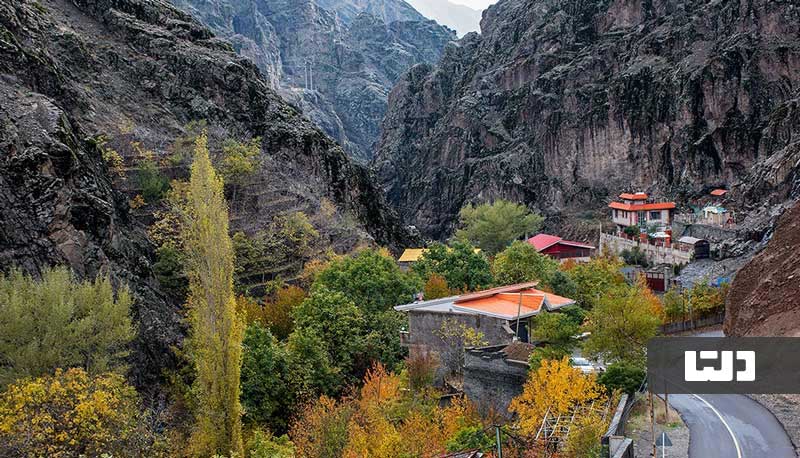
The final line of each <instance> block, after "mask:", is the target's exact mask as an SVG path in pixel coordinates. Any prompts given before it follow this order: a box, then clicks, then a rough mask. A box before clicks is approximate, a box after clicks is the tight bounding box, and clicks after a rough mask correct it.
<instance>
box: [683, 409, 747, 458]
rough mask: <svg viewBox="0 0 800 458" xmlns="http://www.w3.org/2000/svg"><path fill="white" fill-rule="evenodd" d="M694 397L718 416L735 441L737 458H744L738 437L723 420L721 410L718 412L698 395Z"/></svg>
mask: <svg viewBox="0 0 800 458" xmlns="http://www.w3.org/2000/svg"><path fill="white" fill-rule="evenodd" d="M692 396H694V397H696V398H697V399H699V400H700V401H702V402H703V404H705V405H707V406H708V408H709V409H711V410H712V411H714V414H715V415H716V416H717V418H719V421H721V422H722V424H723V425H725V429H727V430H728V434H730V435H731V439H733V445H734V446H735V447H736V456H737V458H742V449H741V448H740V447H739V441H737V440H736V436H734V435H733V430H732V429H731V427H730V425H728V422H726V421H725V419H724V418H722V414H720V413H719V410H717V409H716V408H715V407H714V406H712V405H711V404H710V403H709V402H708V401H706V400H705V399H703V398H701V397H700V396H698V395H696V394H692Z"/></svg>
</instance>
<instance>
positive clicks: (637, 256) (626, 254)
mask: <svg viewBox="0 0 800 458" xmlns="http://www.w3.org/2000/svg"><path fill="white" fill-rule="evenodd" d="M620 256H622V259H623V260H624V261H625V264H628V265H631V266H642V267H647V266H649V265H650V263H649V262H648V261H647V254H645V252H644V251H642V250H641V249H639V247H638V246H635V247H633V248H631V249H630V250H629V249H627V248H626V249H624V250H622V252H621V253H620Z"/></svg>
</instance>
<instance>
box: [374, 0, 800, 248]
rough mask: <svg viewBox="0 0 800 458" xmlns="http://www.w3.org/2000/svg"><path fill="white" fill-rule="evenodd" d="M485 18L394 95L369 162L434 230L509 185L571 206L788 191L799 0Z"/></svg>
mask: <svg viewBox="0 0 800 458" xmlns="http://www.w3.org/2000/svg"><path fill="white" fill-rule="evenodd" d="M481 29H482V34H481V35H478V34H469V35H467V36H465V37H464V38H462V39H461V40H459V41H458V42H456V43H452V44H450V45H449V46H448V47H447V48H446V50H445V53H444V55H443V57H442V59H441V61H440V62H439V63H438V64H437V65H435V66H431V65H418V66H416V67H414V68H412V69H411V70H410V71H409V72H408V73H407V74H406V75H405V76H404V77H403V78H402V80H401V81H400V82H399V83H398V84H397V85H396V87H395V88H394V89H393V90H392V93H391V95H390V101H389V110H388V112H387V115H386V118H385V120H384V122H383V134H382V137H381V140H380V145H379V149H378V152H377V155H376V158H375V160H374V167H375V169H376V170H377V172H378V173H379V175H380V180H381V182H382V183H383V186H384V188H385V189H386V190H387V192H388V196H389V199H390V201H391V202H393V203H395V204H396V205H397V207H398V208H399V209H400V211H401V213H402V216H403V217H404V220H405V221H407V222H409V223H413V224H415V225H417V227H418V228H419V229H420V230H421V231H422V232H423V234H425V235H428V236H433V237H443V236H446V235H448V234H449V233H450V232H451V230H452V226H453V221H454V219H455V215H456V214H457V212H458V210H459V209H460V208H461V207H462V206H463V205H464V204H466V203H468V202H473V201H486V200H491V199H494V198H499V197H503V198H510V199H513V200H517V201H521V202H525V203H527V204H529V205H530V206H531V207H532V208H534V209H537V210H539V211H541V212H543V213H545V214H547V215H549V216H558V217H561V218H564V219H565V220H566V219H569V218H572V220H573V221H576V220H579V219H580V218H581V215H582V214H583V213H585V212H587V211H590V210H592V209H599V208H602V207H604V205H605V203H606V202H607V201H608V200H607V199H608V198H609V196H612V195H615V194H617V193H618V192H619V191H621V190H632V189H636V190H645V191H649V192H650V193H651V194H654V195H656V196H664V195H666V196H669V197H673V198H681V197H691V196H693V195H696V194H700V193H705V192H707V191H708V189H709V187H711V186H728V187H729V188H730V189H733V190H734V191H735V194H737V195H740V196H747V201H749V202H751V203H753V202H758V200H759V199H769V198H775V199H776V200H779V201H780V200H783V199H785V198H786V194H787V192H788V189H789V188H790V186H787V185H786V182H787V181H786V180H791V178H792V177H793V176H796V165H795V164H797V154H798V149H797V135H796V132H797V131H796V130H794V131H792V130H791V128H790V127H789V126H791V125H792V122H794V121H793V120H792V119H796V114H792V113H796V110H794V111H793V110H792V106H793V105H792V104H793V103H795V104H796V102H792V99H793V98H795V97H797V94H798V92H797V91H798V88H799V87H800V7H798V6H797V3H796V2H793V1H787V0H784V1H780V0H779V1H769V0H748V1H744V2H710V1H701V0H647V1H645V0H633V1H631V0H604V1H599V2H598V1H567V0H501V1H500V2H499V3H497V4H495V5H493V6H491V7H489V8H488V9H487V10H486V11H484V15H483V20H482V22H481ZM794 106H796V105H794ZM793 116H794V118H792V117H793ZM756 182H758V183H759V184H758V185H756V184H755V183H756Z"/></svg>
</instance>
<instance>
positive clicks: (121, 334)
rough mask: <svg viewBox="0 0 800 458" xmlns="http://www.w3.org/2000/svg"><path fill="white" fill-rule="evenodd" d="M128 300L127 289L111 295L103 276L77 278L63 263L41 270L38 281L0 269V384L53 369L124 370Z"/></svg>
mask: <svg viewBox="0 0 800 458" xmlns="http://www.w3.org/2000/svg"><path fill="white" fill-rule="evenodd" d="M131 302H132V301H131V296H130V293H129V292H128V290H127V288H120V289H119V291H118V292H117V294H116V297H115V295H114V290H113V288H112V286H111V281H110V280H109V278H108V277H98V278H97V279H95V280H94V281H93V282H88V281H87V282H78V281H77V280H75V278H73V276H72V275H71V273H70V272H69V270H67V269H66V268H56V269H48V270H45V271H44V272H43V273H42V279H41V280H36V279H34V278H32V277H30V276H28V275H25V274H23V273H22V272H20V271H18V270H13V271H12V272H11V274H10V275H9V276H3V275H2V274H0V312H1V313H0V316H2V318H0V386H3V385H5V384H7V383H10V382H12V381H14V380H16V379H17V378H19V377H24V376H33V377H37V376H40V375H44V374H50V373H52V371H53V370H55V369H56V368H69V367H83V368H86V369H87V370H89V372H90V373H92V374H97V373H100V372H106V371H110V370H115V369H120V370H122V369H124V368H125V364H124V362H125V358H126V357H127V355H128V344H129V343H130V341H131V340H132V339H133V337H134V331H133V325H132V323H131V318H130V315H129V314H130V306H131Z"/></svg>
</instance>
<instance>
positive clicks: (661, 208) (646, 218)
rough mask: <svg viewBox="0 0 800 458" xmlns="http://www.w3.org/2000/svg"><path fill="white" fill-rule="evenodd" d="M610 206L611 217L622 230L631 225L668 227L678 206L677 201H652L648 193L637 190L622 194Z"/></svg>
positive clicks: (620, 230)
mask: <svg viewBox="0 0 800 458" xmlns="http://www.w3.org/2000/svg"><path fill="white" fill-rule="evenodd" d="M608 207H609V208H611V219H612V220H613V221H614V224H616V225H617V229H618V230H619V232H622V231H624V230H625V228H626V227H631V226H639V227H642V228H644V227H647V226H659V227H665V228H668V227H669V226H670V225H671V224H672V217H673V215H674V213H675V208H676V207H677V206H676V205H675V202H652V201H651V200H650V197H649V196H648V195H647V194H645V193H643V192H637V193H633V194H631V193H622V194H620V195H619V201H614V202H611V203H610V204H608Z"/></svg>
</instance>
